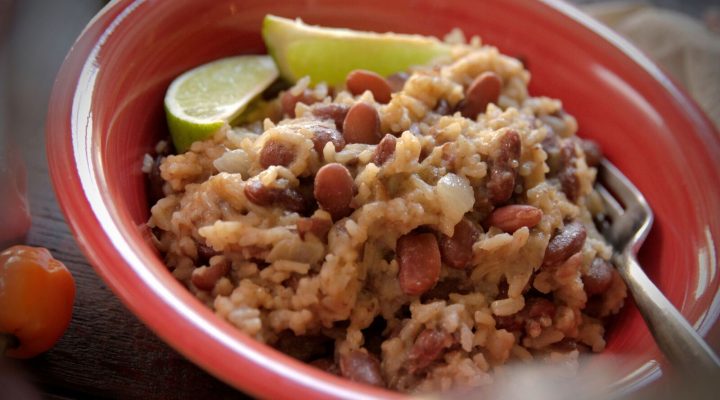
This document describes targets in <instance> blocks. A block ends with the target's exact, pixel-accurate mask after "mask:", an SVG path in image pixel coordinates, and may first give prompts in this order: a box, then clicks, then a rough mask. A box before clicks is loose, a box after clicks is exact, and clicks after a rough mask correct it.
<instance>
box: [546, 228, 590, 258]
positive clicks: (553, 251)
mask: <svg viewBox="0 0 720 400" xmlns="http://www.w3.org/2000/svg"><path fill="white" fill-rule="evenodd" d="M585 238H587V231H586V230H585V227H584V226H583V225H582V224H581V223H579V222H571V223H569V224H566V225H565V226H563V227H562V228H560V229H559V230H558V231H557V233H556V234H555V236H553V237H552V239H550V243H548V246H547V248H546V249H545V257H544V258H543V265H555V264H559V263H561V262H563V261H565V260H567V259H568V258H570V256H572V255H573V254H575V253H577V252H579V251H580V250H582V247H583V244H585Z"/></svg>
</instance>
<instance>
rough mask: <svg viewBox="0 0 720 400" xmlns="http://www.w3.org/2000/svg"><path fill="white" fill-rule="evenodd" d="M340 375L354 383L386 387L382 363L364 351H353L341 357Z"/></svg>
mask: <svg viewBox="0 0 720 400" xmlns="http://www.w3.org/2000/svg"><path fill="white" fill-rule="evenodd" d="M340 374H341V375H342V376H344V377H345V378H348V379H350V380H351V381H353V382H360V383H365V384H368V385H373V386H380V387H385V381H384V380H383V377H382V373H381V371H380V362H379V361H378V360H377V358H375V357H374V356H373V355H371V354H368V353H367V352H365V351H362V350H353V351H351V352H349V353H347V354H343V355H342V356H340Z"/></svg>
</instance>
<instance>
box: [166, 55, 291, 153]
mask: <svg viewBox="0 0 720 400" xmlns="http://www.w3.org/2000/svg"><path fill="white" fill-rule="evenodd" d="M277 76H278V70H277V67H276V66H275V63H274V62H273V60H272V58H270V57H269V56H257V55H246V56H237V57H229V58H223V59H220V60H216V61H213V62H210V63H208V64H204V65H201V66H199V67H197V68H195V69H192V70H190V71H188V72H185V73H184V74H182V75H180V76H179V77H177V78H175V80H174V81H173V82H172V83H171V84H170V87H169V88H168V91H167V93H166V94H165V114H166V116H167V121H168V127H169V128H170V135H171V136H172V140H173V144H174V145H175V148H176V149H177V151H178V152H184V151H185V150H187V149H188V148H189V147H190V145H191V144H192V143H193V142H195V141H197V140H204V139H207V138H209V137H211V136H212V135H213V133H214V132H215V131H217V130H218V129H219V128H220V127H222V126H223V125H224V124H228V123H230V121H232V120H233V119H235V118H236V117H237V116H238V115H240V113H242V112H243V110H244V109H245V108H246V107H247V105H248V103H250V101H251V100H252V99H253V98H255V97H256V96H257V95H259V94H260V93H261V92H262V91H263V90H265V88H267V87H268V86H270V84H271V83H272V82H273V81H274V80H275V79H276V78H277Z"/></svg>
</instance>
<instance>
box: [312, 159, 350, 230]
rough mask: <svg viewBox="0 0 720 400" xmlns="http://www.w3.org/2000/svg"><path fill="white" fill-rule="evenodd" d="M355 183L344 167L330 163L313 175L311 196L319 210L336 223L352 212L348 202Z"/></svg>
mask: <svg viewBox="0 0 720 400" xmlns="http://www.w3.org/2000/svg"><path fill="white" fill-rule="evenodd" d="M354 187H355V183H354V182H353V177H352V175H350V171H348V169H347V168H345V166H344V165H341V164H338V163H331V164H327V165H324V166H323V167H322V168H320V169H319V170H318V172H317V174H315V188H314V190H313V194H314V195H315V199H316V200H317V202H318V204H319V205H320V208H322V209H323V210H325V211H327V212H329V213H330V215H332V218H333V220H335V221H337V220H338V219H341V218H343V217H346V216H347V215H349V214H350V213H351V212H352V209H351V208H350V202H351V201H352V198H353V196H354Z"/></svg>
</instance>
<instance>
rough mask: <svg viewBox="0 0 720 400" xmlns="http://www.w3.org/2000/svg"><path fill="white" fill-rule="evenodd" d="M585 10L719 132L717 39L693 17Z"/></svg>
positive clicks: (616, 7) (633, 6)
mask: <svg viewBox="0 0 720 400" xmlns="http://www.w3.org/2000/svg"><path fill="white" fill-rule="evenodd" d="M583 9H584V10H585V11H586V12H587V13H589V14H590V15H592V16H593V17H595V18H596V19H598V20H600V21H601V22H603V23H605V24H606V25H608V26H609V27H610V28H612V29H614V30H615V31H617V32H618V33H620V34H621V35H623V36H624V37H626V38H627V39H629V40H630V41H631V42H632V43H634V44H635V45H636V46H637V47H639V48H640V49H641V50H642V51H644V52H645V54H647V55H648V56H649V57H650V58H651V59H653V60H654V61H655V62H656V63H658V64H659V65H661V66H662V67H663V69H664V70H665V71H666V72H668V73H669V74H670V75H672V77H673V78H674V79H675V80H676V81H677V82H678V83H679V84H681V85H683V86H684V87H685V89H686V90H687V91H688V93H690V95H691V96H692V97H693V98H694V99H695V101H697V102H698V104H700V107H702V108H703V109H704V110H705V113H706V114H707V115H708V116H709V117H710V119H711V120H713V121H714V122H715V126H716V127H718V129H720V35H719V34H717V33H715V32H712V31H711V30H709V29H708V28H706V27H705V26H704V25H703V24H702V22H701V21H699V20H696V19H693V18H692V17H690V16H687V15H685V14H682V13H679V12H675V11H669V10H663V9H660V8H655V7H652V6H649V5H647V4H642V3H639V2H637V1H617V2H606V3H595V4H591V5H587V6H584V7H583Z"/></svg>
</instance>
